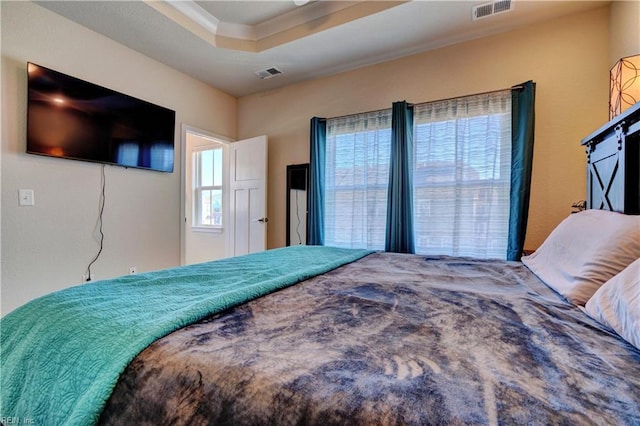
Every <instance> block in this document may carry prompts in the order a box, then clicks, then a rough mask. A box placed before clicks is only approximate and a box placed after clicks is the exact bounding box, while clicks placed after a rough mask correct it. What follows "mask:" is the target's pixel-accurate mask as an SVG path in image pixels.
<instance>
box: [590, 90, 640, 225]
mask: <svg viewBox="0 0 640 426" xmlns="http://www.w3.org/2000/svg"><path fill="white" fill-rule="evenodd" d="M581 144H582V145H584V146H585V147H586V149H587V208H588V209H601V210H612V211H617V212H621V213H626V214H640V102H638V103H636V104H635V105H634V106H632V107H631V108H629V109H627V110H626V111H624V112H623V113H622V114H620V115H619V116H617V117H615V118H614V119H613V120H611V121H609V122H608V123H607V124H605V125H604V126H602V127H600V128H599V129H598V130H596V131H595V132H593V133H591V134H590V135H589V136H587V137H586V138H584V139H583V140H582V142H581Z"/></svg>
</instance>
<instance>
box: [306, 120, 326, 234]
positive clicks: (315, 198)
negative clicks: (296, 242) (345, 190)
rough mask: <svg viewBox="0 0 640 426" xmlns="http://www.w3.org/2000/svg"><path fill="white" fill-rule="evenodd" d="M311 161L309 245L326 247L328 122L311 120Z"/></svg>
mask: <svg viewBox="0 0 640 426" xmlns="http://www.w3.org/2000/svg"><path fill="white" fill-rule="evenodd" d="M310 142H311V146H310V159H309V216H308V218H307V227H308V233H309V235H308V236H307V242H308V244H309V245H318V246H322V245H324V181H325V168H326V166H325V157H326V155H325V153H326V150H327V146H326V145H327V120H326V119H324V118H319V117H313V118H312V119H311V135H310Z"/></svg>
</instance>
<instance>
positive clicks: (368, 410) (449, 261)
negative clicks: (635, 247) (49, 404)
mask: <svg viewBox="0 0 640 426" xmlns="http://www.w3.org/2000/svg"><path fill="white" fill-rule="evenodd" d="M100 423H102V424H114V425H123V424H178V425H187V424H189V425H199V424H233V425H242V424H247V425H249V424H250V425H262V424H276V425H290V424H319V425H329V424H350V425H352V424H353V425H357V424H362V425H370V424H381V425H399V424H413V425H423V424H447V425H455V424H628V425H632V424H636V425H637V424H640V351H638V350H637V349H635V348H633V347H632V346H631V345H630V344H628V343H627V342H625V341H624V340H622V339H621V338H619V337H618V336H617V335H615V334H614V333H613V332H611V331H609V330H606V329H604V328H602V327H601V326H599V325H598V323H597V322H595V321H593V320H591V319H590V318H589V317H588V316H586V315H585V314H584V313H583V312H582V311H581V310H580V309H579V308H577V307H574V306H571V305H569V304H568V303H566V302H564V301H563V300H562V299H561V298H560V297H559V296H558V295H556V294H555V293H554V292H553V291H551V290H549V289H548V288H547V287H546V286H544V285H543V284H542V283H540V281H539V280H538V279H537V278H536V277H535V276H534V275H533V274H532V273H530V272H529V271H528V270H527V269H526V268H525V267H524V266H523V265H521V264H519V263H513V262H501V261H479V260H471V259H461V258H449V257H424V256H418V255H398V254H389V253H374V254H372V255H369V256H367V257H365V258H364V259H361V260H359V261H357V262H355V263H352V264H349V265H346V266H343V267H341V268H338V269H336V270H334V271H331V272H329V273H326V274H323V275H320V276H317V277H315V278H312V279H310V280H307V281H305V282H302V283H300V284H298V285H295V286H293V287H289V288H286V289H284V290H280V291H278V292H276V293H273V294H270V295H268V296H265V297H262V298H260V299H257V300H254V301H251V302H249V303H246V304H244V305H242V306H239V307H237V308H233V309H230V310H227V311H225V312H223V313H221V314H217V315H215V316H213V317H211V318H208V319H206V320H204V321H201V322H200V323H197V324H193V325H191V326H188V327H185V328H183V329H181V330H178V331H176V332H174V333H172V334H170V335H168V336H166V337H164V338H162V339H160V340H158V341H157V342H156V343H154V344H153V345H151V346H150V347H148V348H147V349H146V350H145V351H143V352H142V353H141V354H140V355H138V357H137V358H136V359H135V360H134V361H133V362H132V363H131V364H130V365H129V367H128V368H127V369H126V371H125V372H124V373H123V374H122V376H121V377H120V380H119V382H118V384H117V386H116V388H115V391H114V393H113V395H112V397H111V399H110V400H109V402H108V403H107V407H106V408H105V410H104V412H103V414H102V417H101V419H100Z"/></svg>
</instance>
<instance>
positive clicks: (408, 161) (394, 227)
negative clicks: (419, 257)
mask: <svg viewBox="0 0 640 426" xmlns="http://www.w3.org/2000/svg"><path fill="white" fill-rule="evenodd" d="M391 114H392V118H391V159H390V167H389V191H388V195H387V199H388V202H387V228H386V236H385V251H389V252H397V253H415V244H414V233H413V106H412V105H409V104H407V102H406V101H402V102H394V103H393V105H392V112H391Z"/></svg>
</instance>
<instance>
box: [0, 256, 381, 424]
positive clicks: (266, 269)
mask: <svg viewBox="0 0 640 426" xmlns="http://www.w3.org/2000/svg"><path fill="white" fill-rule="evenodd" d="M369 253H370V251H366V250H351V249H338V248H330V247H320V246H306V247H303V246H296V247H287V248H282V249H274V250H268V251H265V252H261V253H255V254H250V255H246V256H240V257H234V258H229V259H223V260H218V261H214V262H208V263H203V264H198V265H190V266H184V267H178V268H173V269H167V270H162V271H157V272H149V273H145V274H139V275H128V276H124V277H121V278H116V279H112V280H106V281H98V282H94V283H90V284H85V285H81V286H78V287H72V288H68V289H65V290H62V291H59V292H56V293H53V294H50V295H47V296H44V297H41V298H39V299H36V300H34V301H32V302H30V303H28V304H26V305H24V306H22V307H20V308H18V309H16V310H15V311H13V312H11V313H9V314H8V315H7V316H5V317H4V318H2V320H0V334H1V336H0V358H1V359H2V367H1V370H0V373H1V376H2V377H1V384H2V387H1V389H0V398H1V399H0V417H2V418H3V419H7V421H10V420H11V421H12V422H15V421H16V420H17V421H18V422H20V423H21V424H24V423H26V422H31V423H33V424H40V425H45V424H46V425H58V424H65V425H87V424H94V423H96V422H97V420H98V418H99V416H100V413H101V411H102V409H103V407H104V405H105V403H106V401H107V399H108V398H109V396H110V394H111V391H112V390H113V387H114V386H115V384H116V382H117V380H118V377H119V376H120V374H121V373H122V371H123V370H124V369H125V367H126V366H127V365H128V364H129V362H130V361H131V360H132V359H133V358H134V357H135V356H136V355H137V354H138V353H140V352H141V351H142V350H144V349H145V348H146V347H147V346H148V345H150V344H151V343H153V342H154V341H155V340H157V339H159V338H161V337H163V336H165V335H167V334H169V333H171V332H173V331H175V330H177V329H179V328H181V327H184V326H186V325H188V324H191V323H194V322H196V321H198V320H200V319H202V318H205V317H207V316H209V315H211V314H213V313H216V312H220V311H222V310H224V309H227V308H229V307H231V306H235V305H238V304H241V303H244V302H246V301H248V300H251V299H254V298H257V297H260V296H263V295H265V294H268V293H270V292H273V291H275V290H277V289H281V288H284V287H286V286H289V285H292V284H295V283H297V282H299V281H302V280H305V279H307V278H310V277H312V276H314V275H318V274H322V273H324V272H327V271H330V270H332V269H335V268H337V267H339V266H341V265H344V264H346V263H349V262H353V261H355V260H357V259H359V258H361V257H364V256H366V255H367V254H369Z"/></svg>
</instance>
